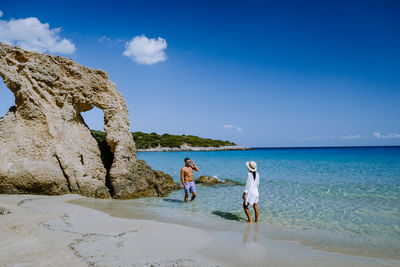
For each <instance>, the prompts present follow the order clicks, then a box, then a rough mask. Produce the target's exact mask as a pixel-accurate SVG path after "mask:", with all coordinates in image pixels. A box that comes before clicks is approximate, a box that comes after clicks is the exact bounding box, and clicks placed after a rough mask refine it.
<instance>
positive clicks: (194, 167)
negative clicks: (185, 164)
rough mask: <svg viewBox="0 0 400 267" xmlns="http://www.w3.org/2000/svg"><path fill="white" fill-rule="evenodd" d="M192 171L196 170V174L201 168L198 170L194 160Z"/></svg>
mask: <svg viewBox="0 0 400 267" xmlns="http://www.w3.org/2000/svg"><path fill="white" fill-rule="evenodd" d="M191 167H192V169H193V170H195V171H196V172H198V171H199V168H197V166H196V164H194V161H193V160H192V166H191Z"/></svg>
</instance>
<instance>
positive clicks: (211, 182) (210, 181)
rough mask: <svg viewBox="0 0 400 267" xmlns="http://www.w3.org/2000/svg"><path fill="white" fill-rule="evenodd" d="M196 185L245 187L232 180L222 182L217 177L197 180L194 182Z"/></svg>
mask: <svg viewBox="0 0 400 267" xmlns="http://www.w3.org/2000/svg"><path fill="white" fill-rule="evenodd" d="M194 182H195V183H196V184H203V185H218V184H219V185H244V184H243V183H240V182H236V181H233V180H230V179H225V180H220V179H218V178H216V177H213V176H209V175H203V176H200V177H199V178H197V179H196V180H195V181H194Z"/></svg>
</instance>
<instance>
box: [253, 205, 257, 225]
mask: <svg viewBox="0 0 400 267" xmlns="http://www.w3.org/2000/svg"><path fill="white" fill-rule="evenodd" d="M253 208H254V213H255V214H256V216H255V217H256V219H255V222H258V204H257V203H255V204H254V205H253Z"/></svg>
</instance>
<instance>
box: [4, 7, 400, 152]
mask: <svg viewBox="0 0 400 267" xmlns="http://www.w3.org/2000/svg"><path fill="white" fill-rule="evenodd" d="M82 2H84V3H81V1H8V0H5V1H2V2H1V4H0V10H1V11H2V16H1V17H0V22H1V23H0V26H1V27H0V40H3V41H8V42H9V43H13V44H16V42H17V41H18V40H17V41H16V38H28V37H24V36H22V37H20V36H21V35H23V34H22V33H24V30H26V35H27V36H31V35H30V33H29V29H22V30H21V29H20V28H18V32H19V33H21V32H22V33H21V34H19V35H18V37H15V33H13V32H12V31H13V29H14V28H12V27H11V26H9V25H11V24H10V22H12V21H13V20H14V22H15V20H18V19H26V18H30V17H32V18H36V19H37V20H38V21H39V22H40V23H42V24H44V23H48V24H49V28H48V30H49V31H51V30H53V29H55V28H60V30H59V31H58V32H56V33H53V35H52V38H55V39H57V38H58V39H57V40H56V44H59V46H55V45H54V43H51V40H50V41H49V42H48V43H46V44H44V45H43V47H40V48H32V49H36V50H38V49H42V50H43V52H46V53H52V54H57V55H62V56H67V57H70V58H72V59H74V60H76V61H77V62H79V63H80V64H83V65H86V66H89V67H92V68H100V69H102V70H105V71H106V72H108V73H109V77H110V79H111V80H112V81H113V82H114V83H116V85H117V88H118V90H119V91H120V92H122V94H123V95H124V97H125V99H126V101H127V105H128V109H129V111H130V120H131V129H132V131H143V132H157V133H171V134H194V135H199V136H202V137H210V138H217V139H224V140H227V139H228V140H231V141H234V142H236V143H238V144H240V145H246V146H348V145H350V146H352V145H400V52H399V48H400V34H399V29H400V2H399V1H237V2H236V1H116V0H115V1H82ZM39 22H38V23H39ZM21 25H22V24H21ZM5 27H8V28H5ZM21 27H22V26H21ZM23 27H25V26H23ZM44 28H45V27H44ZM44 30H46V29H44ZM1 31H3V33H2V32H1ZM14 31H15V30H14ZM43 34H46V33H43ZM134 37H138V38H139V39H137V40H136V41H138V42H134V41H133V38H134ZM64 38H65V39H66V40H65V42H64V43H61V41H62V40H63V39H64ZM159 38H160V39H159ZM19 41H21V40H19ZM139 41H142V43H140V42H139ZM57 42H58V43H57ZM129 44H132V47H131V48H132V49H131V50H129V49H130V48H129V49H128V50H129V51H131V52H132V53H131V54H130V56H126V55H124V51H126V50H127V47H129ZM141 45H144V46H146V45H149V46H151V45H155V46H151V47H152V48H153V50H154V51H155V52H157V53H156V54H154V53H153V54H151V55H150V58H149V57H143V55H138V53H139V54H140V52H141V51H142V50H143V49H142V48H143V47H142V46H141ZM135 47H136V48H135ZM145 48H146V47H145ZM135 49H136V50H135ZM141 49H142V50H141ZM157 49H158V50H157ZM153 50H152V51H153ZM145 51H148V50H146V49H145ZM154 51H153V52H154ZM142 52H143V51H142ZM128 54H129V53H128ZM141 60H142V61H141ZM0 92H1V98H0V115H4V114H5V113H6V111H7V110H8V108H9V107H10V106H11V105H12V104H13V102H14V97H13V95H12V93H11V92H10V91H9V90H8V89H7V88H6V87H5V85H4V84H2V85H0ZM84 118H85V121H86V122H87V124H88V125H89V126H90V127H91V128H93V129H102V127H103V119H102V113H101V111H98V110H97V111H96V110H94V111H90V112H87V113H86V114H84Z"/></svg>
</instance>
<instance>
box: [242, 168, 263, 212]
mask: <svg viewBox="0 0 400 267" xmlns="http://www.w3.org/2000/svg"><path fill="white" fill-rule="evenodd" d="M259 184H260V175H258V172H256V179H254V177H253V173H251V172H249V173H248V174H247V181H246V188H245V189H244V193H246V204H247V205H248V204H250V205H253V204H257V203H258V185H259Z"/></svg>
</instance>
